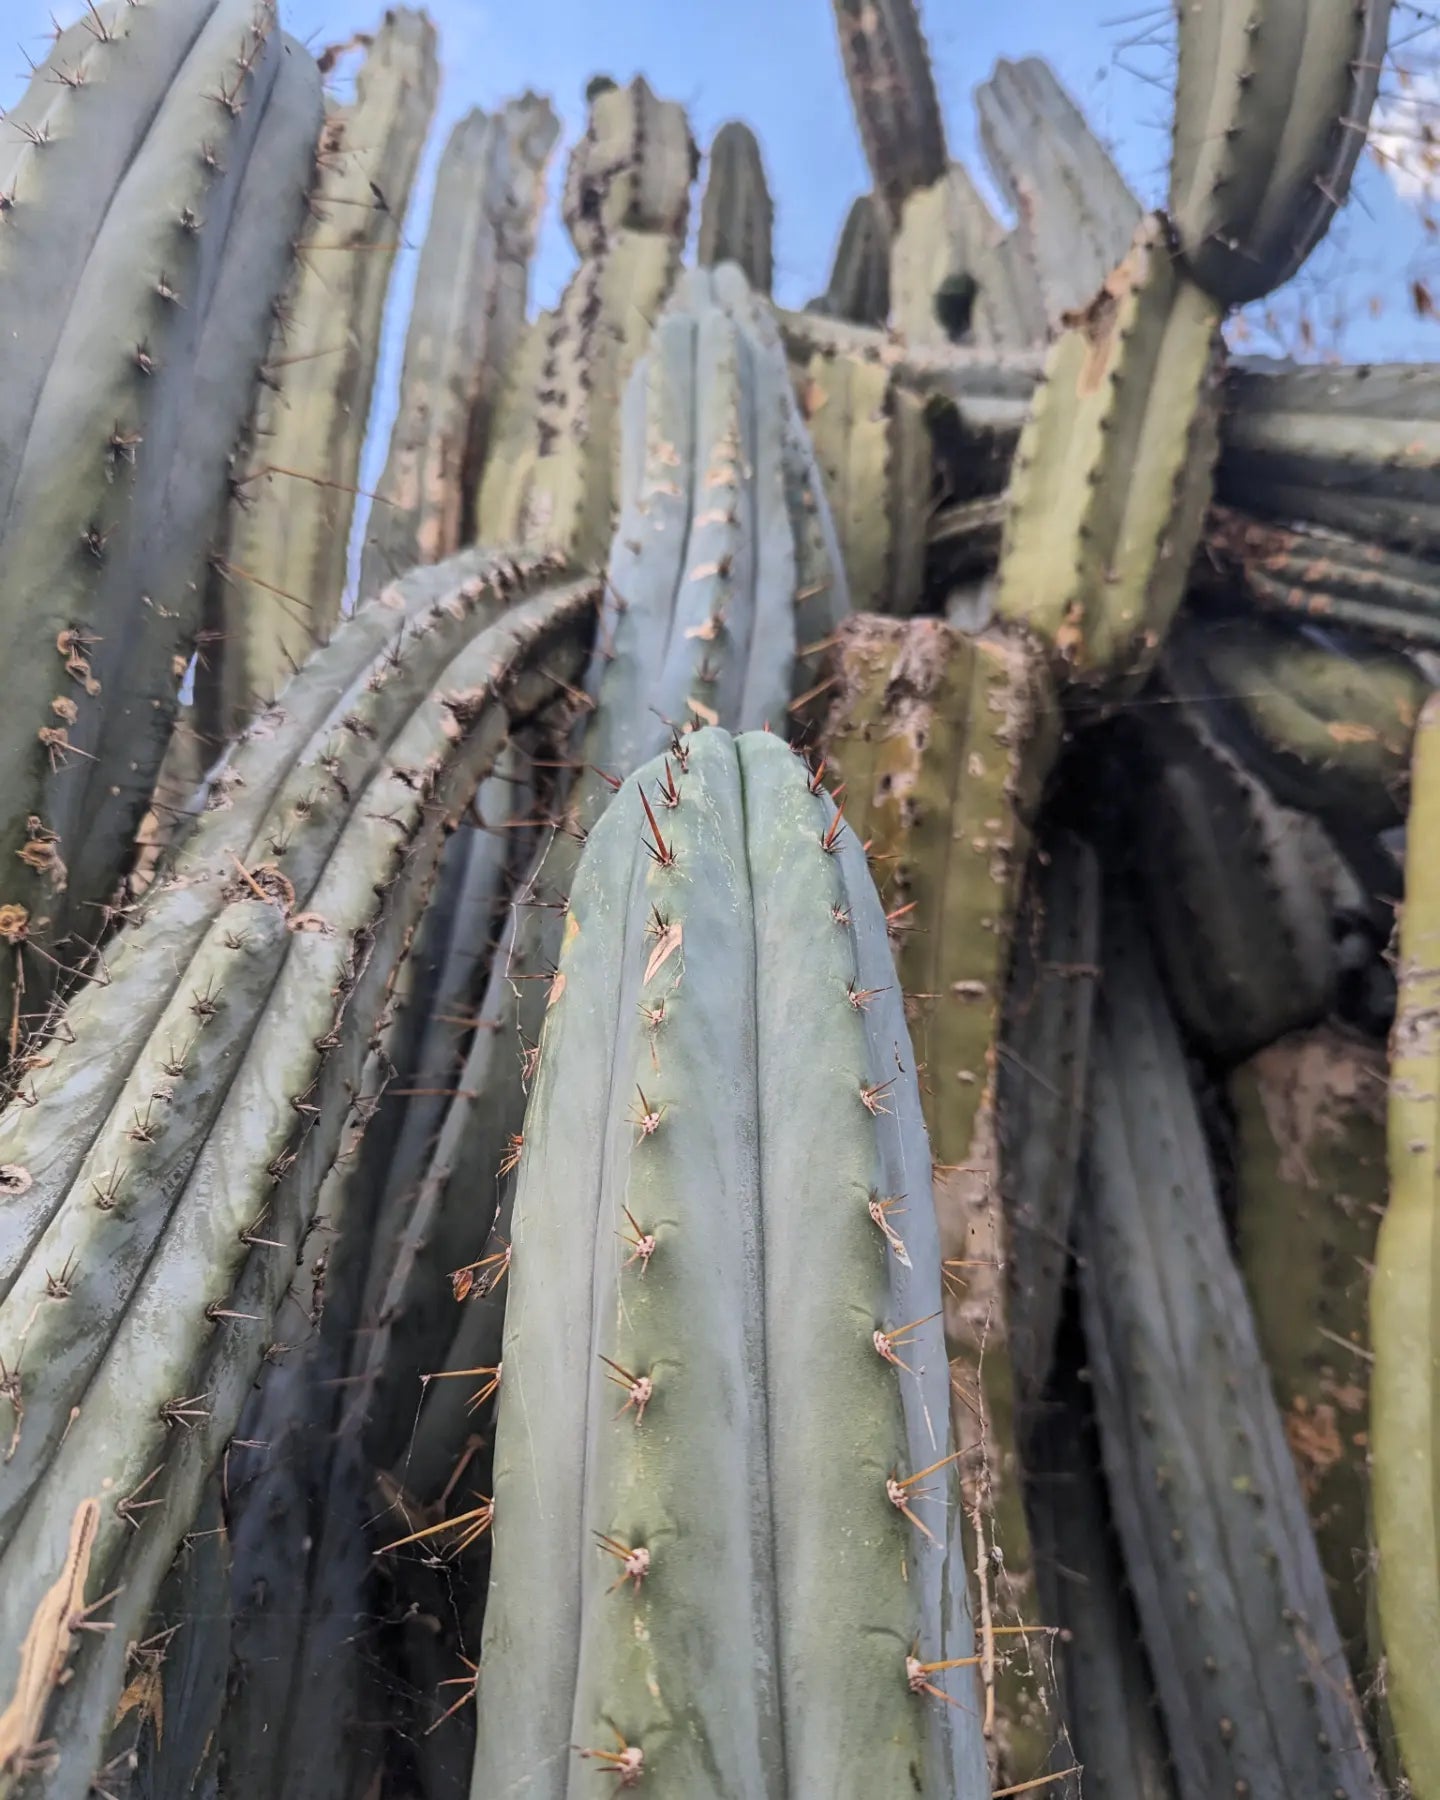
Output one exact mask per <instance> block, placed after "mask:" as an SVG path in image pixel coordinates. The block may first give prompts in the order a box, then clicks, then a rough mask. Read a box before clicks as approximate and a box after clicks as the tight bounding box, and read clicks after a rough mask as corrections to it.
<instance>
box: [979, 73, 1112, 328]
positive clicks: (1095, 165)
mask: <svg viewBox="0 0 1440 1800" xmlns="http://www.w3.org/2000/svg"><path fill="white" fill-rule="evenodd" d="M975 108H976V111H977V112H978V114H979V116H980V141H981V143H982V144H983V145H984V148H985V156H986V160H987V161H988V162H989V164H990V168H991V170H992V172H993V173H994V176H995V179H996V181H997V182H998V183H999V185H1000V189H1001V191H1002V192H1003V194H1004V195H1005V198H1006V199H1007V200H1008V201H1009V202H1010V205H1011V206H1012V207H1013V208H1014V210H1015V214H1016V217H1017V219H1018V221H1019V224H1018V227H1017V234H1016V235H1017V241H1018V247H1019V249H1020V250H1021V251H1022V252H1023V254H1024V255H1025V256H1026V257H1027V258H1028V260H1029V262H1030V264H1031V266H1032V268H1033V271H1034V276H1033V279H1034V280H1035V282H1036V283H1037V284H1038V286H1039V289H1040V296H1041V304H1042V308H1043V314H1044V318H1043V320H1042V328H1043V324H1044V322H1047V321H1048V323H1049V324H1051V325H1054V324H1057V323H1058V322H1059V321H1060V320H1061V319H1062V318H1063V317H1064V315H1065V314H1066V313H1068V312H1073V311H1075V310H1077V309H1079V308H1082V307H1086V306H1088V305H1089V304H1090V302H1091V300H1092V299H1093V297H1094V296H1095V294H1096V292H1097V291H1098V290H1099V289H1100V288H1101V286H1102V285H1103V284H1104V282H1105V281H1106V279H1107V277H1108V276H1109V275H1110V272H1111V271H1112V270H1113V269H1114V268H1115V266H1116V264H1117V263H1119V262H1120V261H1122V259H1123V258H1124V256H1125V254H1126V252H1127V251H1128V250H1129V248H1130V243H1131V240H1132V238H1133V237H1134V236H1135V232H1136V230H1137V228H1138V227H1139V225H1140V223H1141V220H1140V203H1139V202H1138V201H1137V200H1136V199H1135V196H1134V195H1133V194H1132V193H1131V192H1130V190H1129V188H1128V187H1126V185H1125V182H1124V180H1123V178H1122V177H1121V175H1120V173H1119V171H1118V170H1117V169H1116V167H1115V165H1114V163H1113V162H1112V161H1111V160H1110V155H1109V152H1108V151H1107V150H1106V149H1105V148H1104V146H1103V145H1102V144H1101V143H1100V142H1099V141H1098V140H1097V139H1096V138H1095V136H1094V135H1093V133H1092V132H1091V131H1090V128H1089V126H1088V125H1086V123H1085V120H1084V118H1083V117H1082V116H1081V114H1080V111H1079V109H1078V108H1077V107H1076V105H1075V103H1074V101H1073V100H1071V98H1070V96H1069V95H1068V94H1067V93H1066V92H1065V90H1064V88H1062V87H1061V85H1060V83H1059V82H1058V81H1057V80H1056V79H1055V77H1054V75H1053V74H1051V72H1050V69H1049V67H1048V65H1047V64H1045V63H1043V62H1041V61H1040V60H1039V59H1038V58H1037V57H1033V56H1028V57H1026V58H1025V59H1024V60H1023V61H1021V62H1018V63H1012V62H1006V61H1004V60H1002V61H1000V62H999V63H997V64H996V65H995V73H994V74H993V75H992V76H991V77H990V79H989V81H988V82H986V83H985V84H984V85H983V86H981V87H979V88H977V89H976V90H975Z"/></svg>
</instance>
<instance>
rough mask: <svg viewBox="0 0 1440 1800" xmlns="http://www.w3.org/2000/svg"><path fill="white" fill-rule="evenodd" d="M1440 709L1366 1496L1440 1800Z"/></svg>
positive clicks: (1391, 1637) (1413, 1762)
mask: <svg viewBox="0 0 1440 1800" xmlns="http://www.w3.org/2000/svg"><path fill="white" fill-rule="evenodd" d="M1437 841H1440V699H1437V697H1436V696H1435V695H1431V697H1430V699H1429V700H1427V701H1426V703H1425V709H1424V711H1423V712H1422V713H1421V715H1420V726H1419V730H1418V732H1417V734H1416V740H1415V767H1414V772H1413V775H1412V778H1411V799H1410V815H1409V822H1408V825H1407V827H1406V843H1407V854H1406V862H1405V906H1404V909H1403V911H1402V912H1401V915H1400V959H1399V978H1400V1002H1399V1009H1398V1011H1397V1013H1396V1017H1395V1030H1394V1033H1393V1034H1392V1036H1391V1040H1390V1087H1389V1111H1388V1123H1387V1138H1388V1146H1389V1153H1388V1154H1389V1173H1390V1201H1389V1205H1388V1206H1387V1207H1386V1211H1385V1220H1384V1223H1383V1224H1382V1225H1381V1227H1380V1238H1379V1243H1378V1244H1377V1246H1376V1251H1375V1274H1374V1278H1373V1280H1372V1283H1371V1289H1370V1335H1371V1343H1372V1345H1373V1348H1374V1352H1375V1361H1374V1363H1373V1365H1372V1369H1371V1382H1370V1434H1371V1445H1372V1460H1371V1481H1372V1487H1371V1498H1372V1505H1373V1508H1374V1523H1375V1547H1376V1551H1377V1559H1376V1562H1377V1567H1376V1594H1377V1599H1378V1604H1379V1618H1380V1631H1381V1635H1382V1638H1383V1640H1384V1651H1385V1676H1386V1696H1387V1701H1388V1705H1389V1710H1390V1718H1391V1721H1392V1723H1393V1725H1394V1728H1395V1735H1396V1738H1397V1741H1398V1744H1399V1749H1400V1754H1401V1756H1402V1758H1403V1760H1404V1764H1405V1771H1406V1774H1407V1775H1408V1776H1409V1778H1410V1782H1411V1784H1412V1787H1413V1790H1414V1792H1415V1793H1416V1794H1417V1795H1425V1796H1428V1795H1430V1794H1432V1793H1440V1714H1437V1712H1436V1709H1435V1706H1434V1698H1433V1688H1432V1684H1431V1672H1432V1671H1433V1670H1434V1668H1435V1667H1436V1660H1437V1658H1440V1546H1437V1542H1436V1516H1435V1492H1436V1485H1437V1484H1436V1474H1437V1464H1436V1443H1437V1438H1436V1429H1435V1421H1436V1410H1435V1374H1436V1366H1437V1365H1436V1359H1435V1356H1434V1355H1433V1353H1432V1346H1433V1344H1434V1342H1435V1335H1436V1329H1437V1326H1436V1264H1435V1257H1434V1242H1435V1213H1436V1203H1437V1191H1436V1166H1437V1161H1440V1130H1437V1122H1440V1104H1437V1103H1440V914H1437V911H1436V904H1435V886H1434V881H1433V878H1432V875H1431V863H1432V858H1433V854H1434V845H1435V844H1436V842H1437Z"/></svg>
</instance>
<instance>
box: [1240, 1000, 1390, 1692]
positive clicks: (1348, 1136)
mask: <svg viewBox="0 0 1440 1800" xmlns="http://www.w3.org/2000/svg"><path fill="white" fill-rule="evenodd" d="M1229 1093H1230V1103H1231V1105H1232V1107H1233V1108H1234V1111H1235V1121H1236V1153H1235V1186H1236V1213H1237V1217H1238V1221H1239V1238H1240V1267H1241V1270H1242V1272H1243V1274H1244V1276H1245V1285H1246V1289H1247V1291H1248V1293H1249V1295H1250V1304H1251V1306H1252V1308H1253V1309H1254V1313H1255V1332H1256V1336H1257V1338H1258V1339H1259V1343H1260V1348H1261V1351H1262V1352H1263V1353H1264V1357H1265V1361H1266V1364H1267V1366H1268V1367H1269V1370H1270V1378H1271V1381H1272V1382H1273V1383H1274V1387H1275V1399H1276V1402H1277V1404H1278V1405H1279V1407H1280V1413H1281V1417H1282V1418H1283V1420H1284V1423H1285V1436H1286V1438H1287V1440H1288V1441H1289V1444H1290V1449H1291V1452H1292V1453H1293V1455H1294V1457H1295V1463H1296V1467H1297V1468H1298V1469H1299V1472H1300V1480H1301V1486H1302V1488H1303V1490H1304V1494H1305V1500H1306V1503H1307V1506H1308V1508H1309V1513H1310V1521H1311V1524H1312V1525H1313V1526H1314V1529H1315V1540H1316V1543H1317V1545H1318V1547H1319V1550H1320V1560H1321V1563H1322V1564H1323V1566H1324V1569H1325V1579H1326V1583H1327V1586H1328V1587H1329V1591H1330V1604H1331V1606H1332V1608H1333V1610H1334V1613H1335V1622H1336V1624H1337V1625H1338V1626H1339V1628H1340V1635H1341V1638H1342V1639H1343V1641H1344V1644H1345V1650H1346V1654H1347V1656H1348V1657H1349V1660H1350V1667H1351V1670H1352V1671H1353V1673H1354V1676H1355V1680H1356V1682H1357V1684H1359V1685H1360V1686H1361V1687H1362V1689H1364V1688H1366V1687H1368V1685H1369V1675H1370V1659H1369V1656H1368V1654H1367V1652H1368V1648H1369V1646H1368V1645H1367V1642H1366V1638H1367V1631H1366V1612H1367V1603H1368V1599H1369V1588H1370V1577H1369V1570H1368V1568H1367V1563H1368V1560H1369V1559H1368V1556H1367V1541H1368V1535H1369V1534H1368V1528H1367V1519H1368V1513H1369V1488H1370V1469H1369V1465H1370V1436H1369V1405H1368V1401H1369V1393H1368V1390H1369V1385H1370V1381H1369V1377H1370V1358H1369V1340H1370V1330H1369V1322H1368V1318H1367V1314H1368V1310H1369V1288H1370V1282H1369V1271H1370V1269H1371V1268H1372V1267H1373V1265H1374V1259H1375V1239H1376V1235H1377V1233H1378V1232H1379V1229H1380V1221H1381V1218H1382V1217H1383V1215H1384V1212H1385V1093H1386V1070H1385V1055H1384V1051H1383V1050H1382V1049H1381V1048H1380V1047H1379V1046H1378V1045H1375V1044H1367V1043H1364V1042H1361V1041H1358V1040H1356V1039H1355V1038H1353V1037H1347V1036H1344V1035H1342V1034H1341V1033H1340V1032H1338V1031H1336V1030H1335V1029H1334V1028H1333V1027H1322V1028H1321V1029H1319V1030H1318V1031H1313V1032H1307V1033H1305V1034H1303V1035H1299V1036H1295V1037H1289V1038H1284V1039H1282V1040H1281V1041H1280V1042H1279V1043H1277V1044H1272V1045H1270V1046H1269V1048H1268V1049H1265V1050H1262V1051H1261V1052H1260V1054H1259V1055H1258V1056H1257V1057H1255V1058H1254V1059H1253V1060H1252V1061H1251V1062H1248V1063H1246V1064H1245V1065H1244V1067H1243V1068H1240V1069H1237V1070H1236V1071H1235V1073H1234V1074H1233V1075H1232V1076H1231V1078H1230V1083H1229Z"/></svg>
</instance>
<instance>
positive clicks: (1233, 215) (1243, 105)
mask: <svg viewBox="0 0 1440 1800" xmlns="http://www.w3.org/2000/svg"><path fill="white" fill-rule="evenodd" d="M1176 17H1177V19H1178V21H1179V69H1178V73H1177V76H1176V81H1175V117H1174V141H1173V156H1172V161H1171V168H1170V215H1171V217H1172V218H1173V220H1174V222H1175V228H1176V231H1177V233H1178V234H1179V239H1180V247H1181V250H1182V252H1183V254H1184V257H1185V261H1186V263H1187V265H1188V267H1189V269H1190V272H1191V274H1192V275H1193V276H1194V278H1195V280H1196V281H1198V282H1199V283H1200V284H1201V286H1202V287H1204V288H1205V289H1207V290H1208V292H1210V293H1212V294H1213V295H1214V296H1215V298H1216V299H1217V300H1220V301H1223V302H1224V304H1225V305H1226V306H1243V305H1244V304H1245V303H1246V302H1247V301H1250V300H1258V299H1259V298H1260V297H1261V296H1262V295H1263V294H1268V293H1269V292H1270V291H1271V289H1272V288H1277V287H1279V286H1280V284H1281V283H1282V282H1285V281H1288V280H1289V279H1290V277H1291V276H1292V275H1293V274H1295V272H1296V270H1297V269H1299V267H1300V265H1301V263H1303V262H1304V261H1305V259H1306V257H1307V256H1309V254H1310V252H1311V251H1312V250H1313V249H1314V248H1315V246H1316V244H1318V243H1319V241H1320V239H1321V238H1322V237H1323V236H1324V235H1325V232H1326V231H1327V230H1328V228H1329V225H1330V220H1331V219H1332V217H1333V216H1334V214H1335V211H1336V209H1337V208H1338V207H1339V206H1341V205H1343V203H1344V201H1345V196H1346V193H1347V192H1348V190H1349V187H1350V177H1351V175H1352V173H1353V172H1354V168H1355V163H1356V160H1357V159H1358V157H1359V155H1360V152H1361V150H1362V149H1363V148H1364V146H1365V133H1366V128H1367V126H1368V124H1369V119H1370V108H1371V106H1372V105H1373V104H1374V101H1375V94H1376V91H1377V89H1378V87H1379V83H1380V69H1381V65H1382V64H1383V62H1384V60H1385V45H1386V38H1387V35H1388V32H1389V26H1390V0H1305V3H1304V4H1303V5H1300V6H1295V5H1292V4H1290V3H1289V0H1278V3H1277V0H1269V3H1268V4H1267V3H1266V0H1207V3H1206V4H1205V5H1202V6H1194V5H1191V6H1181V7H1178V8H1177V9H1176Z"/></svg>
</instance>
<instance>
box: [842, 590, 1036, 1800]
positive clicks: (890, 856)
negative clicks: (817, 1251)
mask: <svg viewBox="0 0 1440 1800" xmlns="http://www.w3.org/2000/svg"><path fill="white" fill-rule="evenodd" d="M839 637H840V643H839V648H838V651H837V668H838V675H839V683H838V688H837V692H836V698H835V703H834V710H833V711H832V713H831V715H830V718H829V721H828V723H827V727H826V732H825V737H824V754H825V756H826V758H827V759H828V763H829V765H830V766H831V768H832V769H833V770H834V771H837V772H838V774H839V777H840V779H841V780H842V781H843V783H844V799H845V810H846V817H847V819H848V820H849V821H850V826H851V829H852V830H853V831H854V832H855V833H856V835H857V836H858V837H859V839H860V840H861V841H862V842H863V843H865V844H867V845H868V847H869V853H870V856H871V859H872V863H873V866H874V868H875V871H876V876H877V879H878V881H879V883H880V887H881V892H882V895H883V898H884V902H885V906H886V909H887V913H888V915H889V918H890V922H891V926H892V930H893V934H894V939H895V942H896V944H897V946H898V950H897V954H896V968H897V973H898V978H899V981H900V984H901V987H902V989H903V991H904V994H905V997H906V1014H907V1017H908V1018H909V1021H910V1030H911V1034H912V1037H913V1039H914V1044H915V1054H916V1057H917V1059H918V1067H919V1070H920V1091H921V1096H922V1101H923V1104H924V1108H925V1117H926V1122H927V1124H928V1126H929V1131H930V1145H931V1149H932V1152H933V1154H934V1157H935V1171H934V1181H935V1207H936V1212H937V1216H938V1221H939V1229H940V1249H941V1254H942V1256H943V1257H944V1259H945V1287H946V1293H945V1303H944V1320H945V1341H946V1350H947V1353H948V1355H949V1357H950V1363H951V1380H952V1385H953V1390H954V1396H955V1401H954V1406H953V1408H952V1411H953V1414H954V1429H955V1436H956V1442H957V1443H958V1444H959V1446H960V1448H961V1452H962V1461H961V1474H960V1480H961V1491H962V1494H963V1496H964V1503H965V1515H966V1524H967V1530H968V1532H969V1533H970V1534H971V1535H972V1538H973V1541H972V1544H971V1549H970V1552H969V1554H968V1555H967V1558H966V1563H967V1567H969V1568H971V1569H972V1570H980V1571H982V1572H983V1573H981V1574H980V1575H979V1576H977V1579H976V1582H975V1585H974V1586H973V1587H972V1592H971V1607H972V1610H973V1612H974V1613H975V1616H976V1618H977V1619H980V1620H982V1621H984V1622H986V1623H989V1624H994V1625H1004V1626H1006V1627H1009V1628H1012V1629H1013V1628H1014V1627H1016V1626H1025V1625H1029V1624H1033V1623H1035V1603H1034V1577H1033V1570H1032V1566H1031V1560H1030V1546H1029V1541H1028V1536H1027V1533H1026V1528H1025V1513H1024V1507H1023V1502H1022V1497H1021V1489H1020V1469H1019V1462H1018V1458H1017V1442H1016V1418H1015V1391H1014V1383H1013V1380H1012V1375H1011V1367H1010V1359H1009V1352H1008V1345H1007V1340H1008V1335H1009V1323H1008V1316H1007V1308H1006V1304H1005V1300H1006V1293H1005V1284H1006V1267H1007V1262H1008V1253H1007V1247H1006V1232H1005V1220H1004V1217H1003V1212H1002V1205H1001V1176H1000V1171H999V1168H998V1167H997V1152H996V1116H995V1065H996V1061H997V1055H996V1049H997V1045H996V1040H997V1036H998V1032H999V1027H1000V1012H1001V1003H1002V998H1003V994H1004V987H1005V978H1006V971H1007V965H1008V962H1009V952H1010V945H1011V942H1012V937H1013V932H1014V926H1015V917H1016V912H1017V909H1018V907H1019V902H1020V890H1021V883H1022V879H1023V876H1024V871H1025V861H1026V852H1027V850H1028V848H1029V831H1030V825H1031V822H1032V820H1033V818H1034V814H1035V811H1036V808H1037V807H1038V804H1039V799H1040V794H1041V790H1042V788H1043V786H1044V783H1045V779H1046V777H1047V775H1048V774H1049V771H1050V766H1051V763H1052V762H1053V760H1054V756H1055V753H1056V751H1057V750H1058V747H1059V736H1058V708H1057V706H1056V703H1055V697H1054V693H1053V690H1052V688H1051V686H1050V678H1049V675H1048V672H1047V670H1046V667H1045V662H1044V658H1043V656H1042V655H1041V653H1040V652H1039V651H1038V649H1037V648H1036V647H1035V646H1033V645H1032V644H1030V643H1028V642H1027V641H1025V639H1024V638H1023V637H1022V636H1021V635H1020V634H1018V633H1015V634H1007V633H1006V632H1004V631H1003V630H995V631H991V632H988V633H985V634H983V635H981V636H979V637H975V638H967V637H965V636H963V635H962V634H961V633H959V632H957V631H954V630H953V629H952V628H951V627H950V626H948V625H945V624H943V623H942V622H941V621H939V620H938V619H916V620H912V621H910V622H908V623H902V622H900V621H896V620H889V619H876V618H866V617H860V618H856V619H854V620H851V621H850V622H848V623H847V624H846V625H844V626H842V627H841V631H840V634H839ZM981 1678H982V1688H983V1689H984V1691H985V1693H986V1718H987V1721H989V1720H991V1719H993V1729H991V1730H988V1731H987V1736H988V1737H989V1738H990V1744H989V1748H990V1750H991V1755H992V1773H993V1774H994V1775H995V1776H996V1778H997V1781H998V1783H999V1785H1001V1786H1005V1785H1009V1784H1013V1783H1015V1782H1020V1781H1026V1780H1030V1779H1032V1778H1034V1777H1036V1776H1038V1775H1040V1774H1042V1773H1043V1772H1044V1771H1045V1769H1046V1768H1047V1767H1048V1763H1049V1757H1050V1753H1051V1750H1052V1746H1053V1742H1054V1736H1055V1733H1054V1728H1053V1724H1052V1720H1051V1705H1052V1702H1053V1698H1054V1695H1053V1691H1052V1690H1051V1688H1050V1685H1049V1674H1048V1667H1047V1663H1046V1659H1045V1658H1044V1657H1043V1656H1042V1655H1040V1654H1038V1652H1037V1646H1036V1645H1035V1644H1034V1643H1032V1642H1029V1641H1028V1640H1027V1639H1026V1638H1024V1637H1023V1636H1021V1637H1019V1638H1018V1639H1016V1640H1014V1641H1007V1640H1006V1639H1005V1638H1003V1637H1002V1638H999V1639H993V1640H992V1639H989V1638H987V1639H986V1641H985V1644H984V1653H983V1661H982V1664H981Z"/></svg>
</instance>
